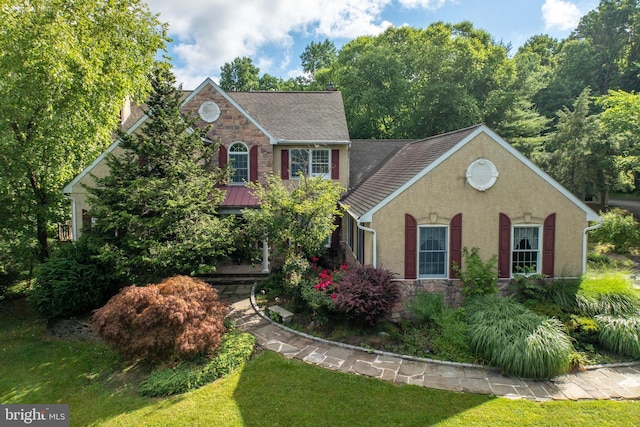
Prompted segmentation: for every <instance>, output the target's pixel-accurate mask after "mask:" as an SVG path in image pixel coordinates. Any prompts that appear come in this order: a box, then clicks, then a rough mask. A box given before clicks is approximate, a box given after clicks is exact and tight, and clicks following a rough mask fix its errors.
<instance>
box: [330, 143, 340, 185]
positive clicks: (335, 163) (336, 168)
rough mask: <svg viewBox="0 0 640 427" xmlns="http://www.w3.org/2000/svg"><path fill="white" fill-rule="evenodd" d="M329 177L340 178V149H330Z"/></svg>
mask: <svg viewBox="0 0 640 427" xmlns="http://www.w3.org/2000/svg"><path fill="white" fill-rule="evenodd" d="M331 179H340V150H331Z"/></svg>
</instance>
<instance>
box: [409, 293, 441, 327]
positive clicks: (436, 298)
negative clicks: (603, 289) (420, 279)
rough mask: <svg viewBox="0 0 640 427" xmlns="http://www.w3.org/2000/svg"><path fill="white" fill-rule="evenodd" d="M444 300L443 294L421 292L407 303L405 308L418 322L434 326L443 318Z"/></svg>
mask: <svg viewBox="0 0 640 427" xmlns="http://www.w3.org/2000/svg"><path fill="white" fill-rule="evenodd" d="M443 299H444V297H443V296H442V294H439V293H433V292H426V291H419V292H416V294H415V295H414V296H413V298H411V299H410V300H409V301H407V302H406V303H405V307H406V308H407V309H408V310H409V311H410V312H411V315H412V316H413V318H414V319H416V320H417V321H418V322H421V323H425V324H434V323H437V322H438V320H439V319H440V317H441V316H442V309H443V307H444V303H443Z"/></svg>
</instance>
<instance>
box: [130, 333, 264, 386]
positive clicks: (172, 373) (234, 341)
mask: <svg viewBox="0 0 640 427" xmlns="http://www.w3.org/2000/svg"><path fill="white" fill-rule="evenodd" d="M255 344H256V339H255V337H254V336H253V335H251V334H249V333H246V332H240V331H238V330H231V331H229V332H227V333H226V334H225V335H224V336H223V338H222V342H221V343H220V347H218V349H217V350H216V352H215V354H214V355H213V357H211V358H209V359H204V360H203V361H200V362H181V363H179V364H178V365H177V366H175V367H172V368H161V369H158V370H156V371H154V372H152V373H151V375H149V377H148V378H147V379H146V380H144V381H143V382H142V383H141V384H140V387H139V391H140V393H141V394H142V395H143V396H148V397H159V396H171V395H174V394H180V393H186V392H188V391H192V390H195V389H196V388H199V387H202V386H203V385H206V384H209V383H211V382H213V381H215V380H217V379H218V378H221V377H224V376H227V375H228V374H230V373H231V372H233V371H234V370H236V369H238V368H239V367H240V366H242V364H244V363H245V362H246V361H247V360H249V358H250V357H251V355H252V354H253V351H254V347H255Z"/></svg>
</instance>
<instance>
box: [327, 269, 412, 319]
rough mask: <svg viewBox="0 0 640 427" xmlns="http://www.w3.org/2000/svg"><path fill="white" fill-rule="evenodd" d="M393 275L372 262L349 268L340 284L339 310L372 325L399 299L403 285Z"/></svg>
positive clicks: (388, 312) (337, 302)
mask: <svg viewBox="0 0 640 427" xmlns="http://www.w3.org/2000/svg"><path fill="white" fill-rule="evenodd" d="M393 276H394V273H392V272H391V271H389V270H385V269H382V268H374V267H373V266H370V265H368V266H361V267H358V268H355V269H352V270H349V271H348V272H347V274H345V276H344V277H343V278H342V280H341V281H340V283H339V284H338V291H337V293H336V298H335V303H336V309H337V310H338V311H339V312H341V313H343V314H345V315H347V316H348V317H349V318H350V319H351V320H354V321H355V322H357V323H368V324H371V325H373V324H374V323H375V322H376V321H377V320H379V319H380V318H381V317H384V316H387V315H389V314H390V313H391V310H392V309H393V306H394V305H395V304H396V303H397V302H398V301H400V286H399V285H398V282H395V281H393Z"/></svg>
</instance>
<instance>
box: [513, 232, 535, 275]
mask: <svg viewBox="0 0 640 427" xmlns="http://www.w3.org/2000/svg"><path fill="white" fill-rule="evenodd" d="M540 230H541V227H540V226H538V225H525V226H514V227H513V240H512V242H511V272H512V273H514V274H537V273H540V266H541V265H540V264H541V260H542V257H541V254H540V249H541V248H542V245H541V244H540V243H541V242H540V240H541V239H540Z"/></svg>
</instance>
